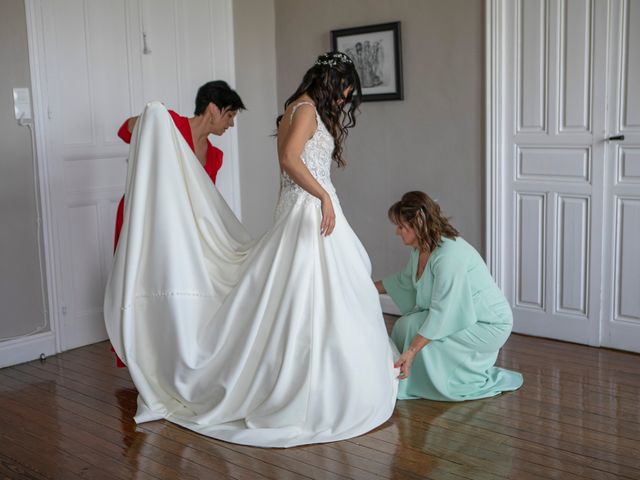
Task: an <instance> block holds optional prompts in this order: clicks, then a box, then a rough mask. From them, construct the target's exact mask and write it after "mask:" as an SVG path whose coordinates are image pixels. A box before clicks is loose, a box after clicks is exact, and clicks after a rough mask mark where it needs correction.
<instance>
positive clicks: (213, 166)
mask: <svg viewBox="0 0 640 480" xmlns="http://www.w3.org/2000/svg"><path fill="white" fill-rule="evenodd" d="M169 114H170V115H171V118H172V119H173V123H175V124H176V127H178V130H179V131H180V133H181V134H182V136H183V137H184V139H185V140H186V141H187V143H188V144H189V147H191V150H192V151H193V152H194V153H195V147H194V145H193V136H192V134H191V126H190V125H189V119H188V118H187V117H181V116H180V115H178V114H177V113H176V112H174V111H173V110H169ZM128 123H129V120H128V119H127V120H125V121H124V123H123V124H122V126H121V127H120V130H118V136H119V137H120V138H121V139H122V140H123V141H124V142H125V143H130V142H131V132H129V126H128ZM221 166H222V150H220V149H219V148H216V147H214V146H213V145H211V142H209V141H208V140H207V159H206V161H205V164H204V170H205V171H206V172H207V175H209V177H210V178H211V181H212V182H213V183H216V177H217V175H218V170H220V167H221ZM123 219H124V195H123V196H122V198H121V199H120V203H119V204H118V211H117V212H116V232H115V239H114V243H113V250H114V251H115V249H116V247H117V246H118V239H119V238H120V230H122V222H123ZM111 350H112V351H113V347H112V348H111ZM114 353H115V351H114ZM116 364H117V365H118V367H119V368H122V367H125V366H126V365H125V364H124V363H122V360H120V358H119V357H118V355H117V354H116Z"/></svg>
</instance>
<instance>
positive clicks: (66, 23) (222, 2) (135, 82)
mask: <svg viewBox="0 0 640 480" xmlns="http://www.w3.org/2000/svg"><path fill="white" fill-rule="evenodd" d="M27 2H28V8H27V11H28V15H29V16H30V19H29V20H30V24H31V25H37V26H40V25H41V26H42V28H41V29H38V28H32V29H30V31H29V42H30V50H31V52H30V55H31V57H32V59H33V61H32V66H34V68H35V70H36V71H34V72H33V73H32V78H33V82H34V94H35V98H34V103H35V107H36V110H37V112H36V113H37V115H38V116H37V121H38V122H37V123H36V127H37V131H36V133H37V135H38V137H39V146H40V147H41V148H40V151H39V161H40V162H41V164H42V168H43V171H45V172H47V177H48V178H47V179H46V180H47V183H48V187H49V188H48V192H49V195H48V196H47V197H46V198H45V202H47V203H48V206H47V213H48V215H49V225H50V226H51V227H50V233H51V235H50V238H51V243H52V245H50V246H49V247H50V248H49V249H48V251H49V252H51V254H50V255H49V256H48V259H47V265H48V268H49V269H50V271H51V272H54V275H53V277H52V278H53V279H54V280H53V281H54V283H55V303H56V305H53V307H54V308H53V309H52V314H53V316H55V317H56V321H55V322H54V324H55V325H57V335H58V338H59V343H58V345H59V347H58V349H59V350H66V349H69V348H74V347H77V346H81V345H85V344H88V343H93V342H96V341H100V340H104V339H105V338H107V337H106V331H105V328H104V321H103V317H102V303H103V298H104V285H105V283H106V280H107V276H108V274H109V270H110V268H111V260H112V255H113V234H114V221H115V211H116V207H117V203H118V201H119V199H120V196H121V195H122V193H123V191H124V183H125V176H126V162H125V159H126V157H127V154H128V147H127V145H125V144H123V143H122V142H121V141H120V139H118V138H117V136H116V132H117V129H118V127H119V126H120V124H121V123H122V122H123V121H124V120H125V119H126V118H127V117H129V116H131V115H137V114H139V113H140V112H141V111H142V109H143V108H144V105H145V103H147V102H148V101H151V100H161V101H162V102H164V103H165V105H167V106H168V107H169V108H173V109H174V110H176V111H178V112H179V113H181V114H183V115H191V114H192V113H193V108H194V97H195V93H196V89H197V87H198V86H199V85H201V84H202V83H204V82H206V81H209V80H213V79H225V80H227V81H229V83H231V84H233V83H234V68H233V45H232V42H233V32H232V27H231V26H232V18H231V15H232V13H231V0H190V1H189V2H182V1H179V0H153V1H151V0H109V1H108V2H105V1H102V0H27ZM235 135H236V134H235V132H233V133H231V131H230V133H229V134H227V135H225V137H223V138H221V139H220V138H217V139H214V140H213V141H214V143H215V144H216V145H218V146H220V147H221V148H222V150H223V151H224V152H225V166H224V167H223V169H222V170H221V172H220V173H221V174H220V176H219V177H218V178H219V180H218V181H219V186H220V190H221V191H222V193H223V194H224V195H225V196H226V198H227V200H228V201H229V203H230V205H231V206H232V207H233V208H234V209H235V210H236V212H238V209H239V203H238V198H239V192H238V182H237V180H238V170H237V158H236V152H237V148H236V147H235V145H236V137H235Z"/></svg>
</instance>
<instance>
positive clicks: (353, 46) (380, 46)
mask: <svg viewBox="0 0 640 480" xmlns="http://www.w3.org/2000/svg"><path fill="white" fill-rule="evenodd" d="M331 43H332V49H333V50H339V51H341V52H344V53H346V54H347V55H349V57H351V59H352V60H353V63H354V64H355V66H356V70H358V75H360V83H361V85H362V101H364V102H371V101H379V100H402V99H403V91H402V56H401V53H402V52H401V46H400V22H391V23H383V24H379V25H367V26H364V27H353V28H343V29H340V30H332V31H331Z"/></svg>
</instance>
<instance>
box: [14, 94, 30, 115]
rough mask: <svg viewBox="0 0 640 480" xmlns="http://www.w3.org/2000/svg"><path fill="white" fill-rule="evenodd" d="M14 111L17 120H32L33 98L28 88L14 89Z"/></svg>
mask: <svg viewBox="0 0 640 480" xmlns="http://www.w3.org/2000/svg"><path fill="white" fill-rule="evenodd" d="M13 110H14V112H15V115H16V120H31V97H30V96H29V89H28V88H14V89H13Z"/></svg>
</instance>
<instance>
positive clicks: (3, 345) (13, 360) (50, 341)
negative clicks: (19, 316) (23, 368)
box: [0, 332, 56, 368]
mask: <svg viewBox="0 0 640 480" xmlns="http://www.w3.org/2000/svg"><path fill="white" fill-rule="evenodd" d="M43 353H44V354H45V356H49V355H55V353H56V339H55V335H54V334H53V332H46V333H39V334H37V335H29V336H26V337H20V338H16V339H15V340H7V341H5V342H0V368H4V367H8V366H10V365H17V364H19V363H24V362H30V361H31V360H35V359H36V358H40V355H42V354H43Z"/></svg>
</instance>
